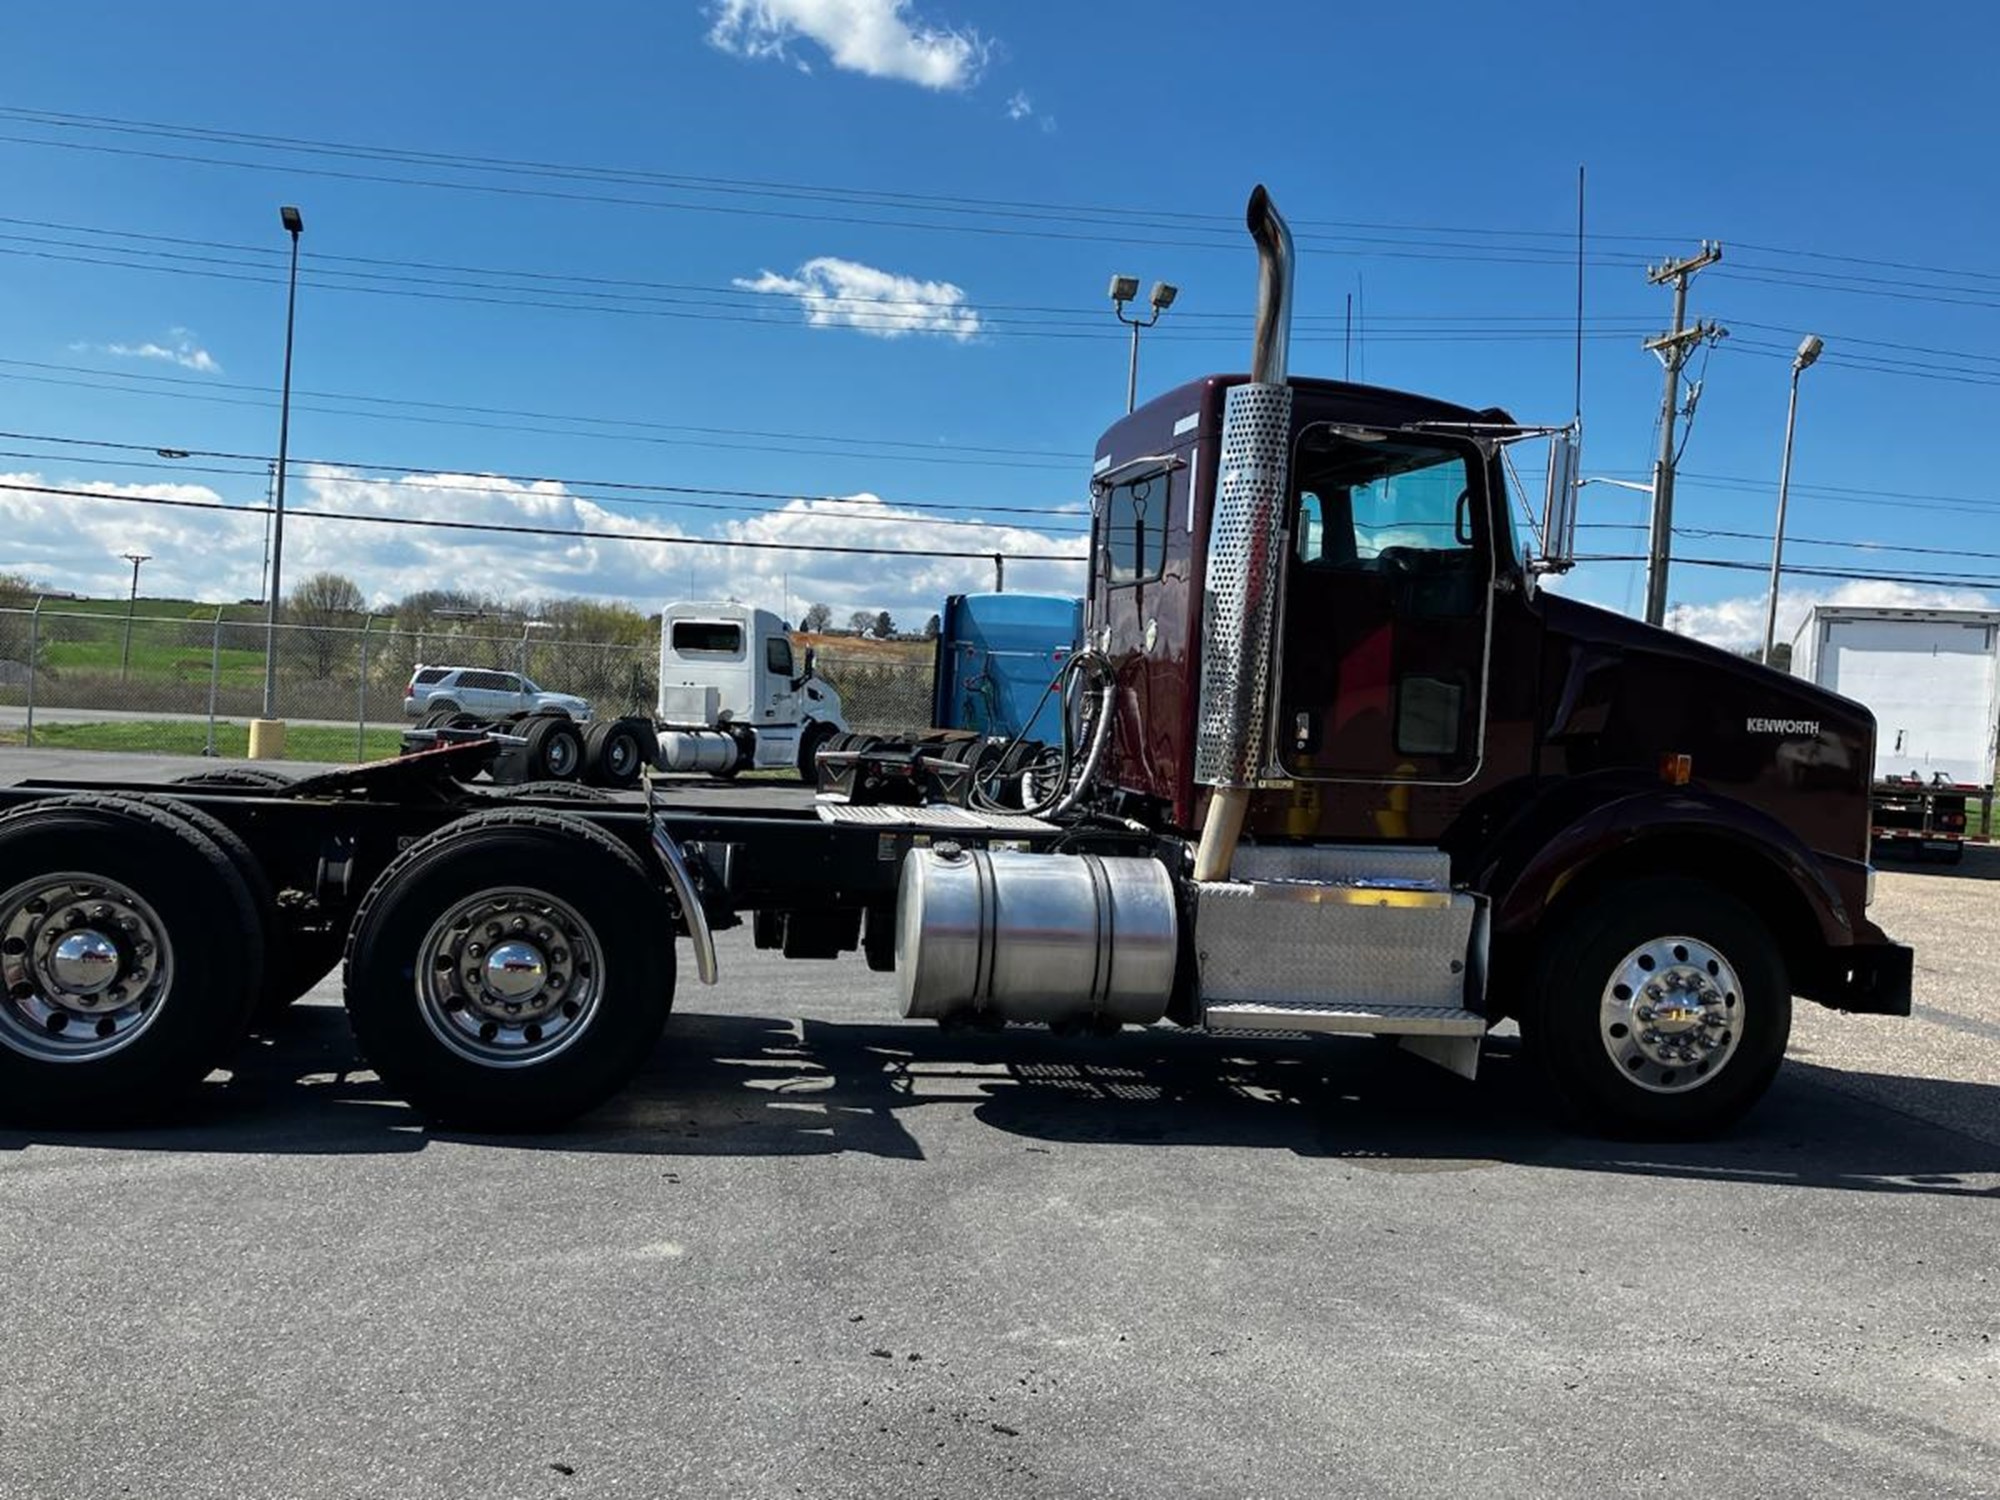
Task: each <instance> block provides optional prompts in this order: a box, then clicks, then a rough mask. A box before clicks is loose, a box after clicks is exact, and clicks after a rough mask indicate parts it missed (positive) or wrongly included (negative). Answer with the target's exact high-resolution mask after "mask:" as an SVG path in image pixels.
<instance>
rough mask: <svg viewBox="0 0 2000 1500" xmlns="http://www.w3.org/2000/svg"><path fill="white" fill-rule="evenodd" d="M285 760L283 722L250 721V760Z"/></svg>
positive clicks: (267, 720) (274, 720)
mask: <svg viewBox="0 0 2000 1500" xmlns="http://www.w3.org/2000/svg"><path fill="white" fill-rule="evenodd" d="M284 758H285V721H284V720H283V719H252V720H251V721H250V759H252V760H283V759H284Z"/></svg>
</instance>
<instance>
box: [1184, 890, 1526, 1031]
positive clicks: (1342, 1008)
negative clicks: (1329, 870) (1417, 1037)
mask: <svg viewBox="0 0 2000 1500" xmlns="http://www.w3.org/2000/svg"><path fill="white" fill-rule="evenodd" d="M1195 894H1196V901H1195V922H1194V946H1195V957H1196V961H1197V962H1198V963H1199V965H1200V969H1201V995H1202V1000H1203V1003H1204V1004H1205V1005H1206V1006H1207V1007H1208V1008H1209V1009H1210V1010H1213V1009H1214V1008H1215V1007H1216V1006H1219V1005H1265V1006H1280V1007H1293V1006H1298V1007H1331V1008H1332V1010H1330V1011H1328V1012H1326V1013H1328V1014H1332V1013H1335V1012H1339V1013H1345V1014H1351V1015H1361V1016H1365V1015H1380V1014H1385V1013H1390V1012H1393V1011H1395V1010H1399V1009H1405V1008H1413V1009H1416V1010H1421V1011H1452V1012H1455V1011H1457V1010H1459V1009H1460V1008H1461V1007H1463V1006H1465V1005H1467V1004H1468V1003H1472V1004H1477V1003H1479V1001H1480V999H1481V998H1483V992H1484V985H1483V982H1482V976H1483V973H1484V969H1485V958H1486V904H1485V902H1484V901H1483V900H1482V899H1481V898H1480V897H1478V896H1475V895H1472V894H1470V893H1468V892H1464V891H1438V890H1428V889H1414V890H1413V889H1407V888H1403V887H1390V888H1383V887H1355V886H1348V885H1334V884H1327V883H1323V882H1316V881H1303V880H1282V881H1257V882H1249V881H1235V880H1231V881H1213V882H1207V883H1204V884H1201V885H1198V886H1196V887H1195ZM1346 1029H1353V1028H1346Z"/></svg>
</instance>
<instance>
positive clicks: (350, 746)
mask: <svg viewBox="0 0 2000 1500" xmlns="http://www.w3.org/2000/svg"><path fill="white" fill-rule="evenodd" d="M26 743H27V739H26V736H25V735H24V733H23V732H22V731H21V730H19V729H10V730H6V731H0V745H22V744H26ZM361 743H362V754H361V758H362V759H363V760H381V759H384V758H385V757H387V756H391V755H394V754H395V753H396V751H397V749H398V748H399V747H400V746H401V744H402V731H401V730H399V729H369V730H366V731H364V732H363V735H362V742H361ZM35 746H36V748H37V749H47V750H124V751H129V752H134V753H139V754H147V755H200V754H202V753H203V751H204V750H205V749H206V748H207V746H208V724H207V723H206V721H203V720H198V719H124V720H120V721H118V722H116V723H109V724H38V725H36V726H35ZM354 748H355V742H354V731H353V730H352V729H341V728H337V727H334V726H331V725H324V724H294V725H292V726H291V727H290V729H288V730H287V732H286V734H285V755H286V758H287V759H289V760H322V761H334V762H337V763H340V764H347V763H349V762H351V761H353V760H354V759H355V755H354ZM215 751H216V754H217V755H218V756H219V757H221V758H222V759H224V760H242V759H243V758H244V757H245V756H246V755H248V754H249V752H250V730H249V728H248V726H246V725H243V724H233V723H230V722H228V721H227V720H218V721H217V722H216V725H215Z"/></svg>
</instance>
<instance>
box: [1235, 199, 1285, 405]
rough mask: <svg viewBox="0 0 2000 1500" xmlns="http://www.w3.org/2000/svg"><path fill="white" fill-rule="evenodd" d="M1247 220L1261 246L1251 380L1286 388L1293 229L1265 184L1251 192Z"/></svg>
mask: <svg viewBox="0 0 2000 1500" xmlns="http://www.w3.org/2000/svg"><path fill="white" fill-rule="evenodd" d="M1244 218H1245V220H1246V221H1247V223H1248V224H1249V227H1250V238H1251V239H1253V240H1255V241H1256V243H1257V333H1256V341H1255V342H1254V343H1253V344H1252V346H1251V359H1250V378H1251V379H1252V380H1254V381H1257V382H1258V383H1259V384H1260V385H1282V384H1283V383H1284V380H1285V373H1286V370H1287V368H1288V366H1289V362H1290V358H1291V342H1292V266H1293V262H1294V258H1295V257H1294V256H1293V253H1292V231H1291V226H1290V225H1288V224H1286V223H1285V216H1284V215H1283V214H1281V213H1279V212H1278V205H1277V204H1276V203H1274V202H1272V201H1271V194H1270V192H1269V191H1268V190H1267V189H1266V188H1265V187H1264V184H1262V183H1261V182H1260V183H1258V184H1257V186H1256V187H1254V188H1252V189H1251V191H1250V203H1249V206H1248V207H1247V208H1246V209H1245V211H1244Z"/></svg>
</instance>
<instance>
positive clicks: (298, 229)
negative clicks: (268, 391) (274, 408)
mask: <svg viewBox="0 0 2000 1500" xmlns="http://www.w3.org/2000/svg"><path fill="white" fill-rule="evenodd" d="M278 222H279V223H281V224H283V225H284V226H285V232H286V233H287V234H289V235H290V236H291V237H292V270H291V277H290V280H289V281H288V283H287V285H286V291H285V382H284V386H283V389H282V392H281V394H280V395H279V397H278V470H277V486H276V491H275V494H274V497H273V500H272V507H271V576H270V577H269V578H268V579H266V580H265V590H264V717H265V718H266V719H275V718H277V716H278V600H279V597H280V594H281V592H282V591H281V590H280V588H279V579H280V578H281V577H282V576H283V570H284V557H285V452H286V449H287V448H288V447H289V446H290V443H291V436H292V322H293V314H294V313H295V312H296V311H297V308H298V301H299V235H300V234H301V233H303V232H304V230H305V227H306V223H305V220H304V218H303V217H301V216H300V214H299V211H298V210H297V209H296V208H294V207H292V205H290V204H289V203H288V204H286V205H285V206H284V207H282V208H280V209H279V210H278Z"/></svg>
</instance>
